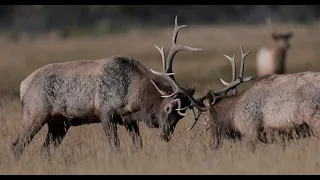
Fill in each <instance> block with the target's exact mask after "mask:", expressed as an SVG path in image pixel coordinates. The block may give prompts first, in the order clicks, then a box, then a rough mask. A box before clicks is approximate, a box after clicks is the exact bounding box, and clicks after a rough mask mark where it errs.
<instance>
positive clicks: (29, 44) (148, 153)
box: [0, 22, 320, 174]
mask: <svg viewBox="0 0 320 180" xmlns="http://www.w3.org/2000/svg"><path fill="white" fill-rule="evenodd" d="M180 24H183V22H180ZM173 25H174V24H173V23H172V27H168V28H164V29H152V28H148V29H143V30H141V29H140V30H139V29H134V30H131V31H129V32H128V33H124V34H112V35H108V36H103V37H78V38H70V39H59V38H58V37H56V36H54V35H48V36H43V37H39V38H38V39H36V40H34V41H30V40H27V39H22V40H21V41H19V42H12V41H9V40H8V39H6V38H5V37H4V36H2V37H1V38H0V147H1V150H0V173H1V174H320V156H319V155H320V140H319V139H317V138H308V139H303V140H295V141H293V142H292V143H291V144H289V145H288V146H287V148H285V149H283V147H282V146H281V145H276V144H272V145H265V144H262V143H259V145H258V148H257V151H256V153H254V154H253V153H251V152H249V151H248V150H247V149H246V148H245V147H241V144H240V143H239V142H231V141H230V142H228V141H227V142H226V141H225V142H224V144H223V146H222V148H221V149H220V150H218V151H212V150H211V149H209V148H208V141H209V138H210V134H209V132H207V133H204V134H203V135H202V136H200V137H199V136H198V134H199V133H200V132H201V131H202V130H203V129H204V128H205V127H204V125H202V124H197V125H196V127H195V128H194V129H192V130H190V131H186V130H185V129H186V128H187V127H189V126H190V125H191V124H192V122H193V119H192V116H191V113H188V115H187V116H186V117H185V118H183V119H182V120H181V121H180V122H179V123H178V125H177V127H176V130H175V132H174V135H173V138H172V141H170V142H169V143H166V142H162V141H161V140H160V139H159V138H158V130H157V129H148V128H146V125H145V124H144V123H141V124H140V127H141V134H142V138H143V143H144V148H143V150H141V151H139V152H136V151H134V148H133V143H132V141H131V138H130V137H129V135H128V133H127V131H126V130H125V128H124V127H122V126H119V138H120V142H121V152H120V153H119V154H113V153H111V151H110V149H109V144H108V142H107V138H106V136H105V134H104V132H103V130H102V125H101V124H93V125H83V126H78V127H71V129H70V130H69V132H68V134H67V136H66V138H65V139H64V141H63V143H62V144H61V146H60V147H59V148H58V149H57V150H56V151H55V152H54V153H53V157H52V159H51V160H49V159H48V158H46V157H45V156H43V155H41V154H40V148H41V146H42V144H43V142H44V138H45V135H46V132H47V127H46V126H44V128H42V130H41V131H40V132H39V133H38V134H37V135H36V137H35V138H34V139H33V141H32V142H31V144H30V145H29V146H28V147H27V148H26V150H25V152H24V153H23V156H22V158H21V159H20V160H19V161H15V159H14V157H13V153H12V151H11V144H12V142H13V141H14V140H15V139H16V138H17V135H18V132H19V130H20V127H21V105H20V100H19V84H20V82H21V81H22V80H23V79H24V78H25V77H26V76H27V75H29V74H30V73H31V72H33V71H34V70H36V69H37V68H40V67H42V66H43V65H46V64H48V63H54V62H65V61H72V60H83V59H101V58H105V57H108V56H112V55H128V56H131V57H134V58H135V59H137V60H139V61H141V62H142V63H143V64H144V65H145V66H146V67H148V68H152V69H154V70H161V68H162V65H161V57H160V54H159V52H158V51H157V50H156V48H155V47H154V46H153V45H158V46H160V47H161V46H162V45H164V46H165V51H166V52H167V51H168V49H169V48H170V46H171V37H172V31H173V27H174V26H173ZM280 29H281V30H284V31H285V30H292V31H293V32H294V36H293V38H292V39H291V44H292V48H291V49H290V50H289V52H288V57H287V62H286V67H287V72H288V73H295V72H302V71H308V70H312V71H320V58H319V55H320V24H312V25H282V26H281V27H280ZM270 42H271V38H270V29H269V28H267V27H265V26H262V25H261V26H232V25H230V26H201V27H200V26H194V25H192V24H188V27H187V28H184V29H183V30H181V33H180V34H179V37H178V43H179V44H184V45H188V46H191V47H197V48H202V49H204V50H203V51H200V52H188V51H182V52H179V53H178V54H177V56H176V59H175V61H174V63H173V69H174V71H175V72H176V76H175V77H176V78H177V81H178V82H179V83H180V84H181V85H182V86H184V87H186V86H188V87H193V86H194V87H195V88H196V96H200V95H202V94H204V93H205V92H206V91H207V90H208V89H209V88H211V89H213V90H215V89H218V88H221V87H223V85H222V83H221V82H220V80H219V78H220V77H221V78H223V79H224V80H226V81H230V79H231V65H230V62H229V61H228V60H227V59H226V58H225V57H224V56H223V55H224V54H226V55H229V56H232V55H233V53H236V55H237V58H236V59H237V71H238V69H239V62H240V59H239V56H240V48H239V45H240V43H241V44H242V45H243V47H244V50H245V51H247V50H248V49H252V52H251V54H250V55H249V56H248V58H247V59H246V64H245V73H244V74H245V76H253V75H255V73H256V68H255V56H256V53H257V51H258V49H259V47H261V46H262V45H264V44H267V43H270ZM251 84H252V82H249V83H245V84H243V85H240V86H239V87H238V89H239V92H240V91H243V90H245V89H246V88H248V87H250V85H251Z"/></svg>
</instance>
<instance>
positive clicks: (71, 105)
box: [12, 17, 201, 158]
mask: <svg viewBox="0 0 320 180" xmlns="http://www.w3.org/2000/svg"><path fill="white" fill-rule="evenodd" d="M184 26H185V25H184ZM184 26H178V25H177V17H176V19H175V29H174V33H173V39H172V48H171V50H170V52H169V54H168V57H167V62H163V69H164V72H163V73H164V74H167V75H170V78H172V79H171V80H172V81H174V76H173V74H174V73H173V72H172V61H173V58H174V56H175V54H176V53H177V52H178V51H180V50H190V51H198V50H201V49H196V48H191V47H187V46H182V45H177V44H176V40H177V35H178V32H179V30H180V29H181V28H182V27H184ZM157 49H158V50H159V51H160V53H161V55H162V58H163V61H164V60H165V59H164V52H163V48H161V49H160V48H158V47H157ZM150 80H152V81H150ZM153 83H154V84H156V85H157V86H158V88H159V89H158V90H157V89H156V88H155V87H154V85H153ZM158 91H160V92H161V94H162V95H168V94H171V93H172V92H173V90H172V88H171V85H170V83H169V82H168V80H167V79H166V78H163V77H162V76H160V75H156V74H154V73H152V72H151V71H150V70H149V69H146V68H145V67H144V66H143V65H142V64H141V63H140V62H139V61H137V60H135V59H133V58H130V57H125V56H113V57H110V58H106V59H101V60H82V61H71V62H64V63H55V64H49V65H46V66H44V67H42V68H40V69H38V70H36V71H34V72H33V73H32V74H31V75H29V76H28V77H27V78H26V79H25V80H23V81H22V82H21V84H20V98H21V103H22V109H23V116H22V131H21V132H20V134H19V136H18V138H17V139H16V140H15V141H14V143H13V145H12V148H13V151H14V153H15V156H16V157H17V158H18V157H20V156H21V154H22V152H23V150H24V149H25V147H26V146H27V145H28V144H29V143H30V141H31V140H32V138H33V137H34V136H35V135H36V134H37V133H38V131H39V130H40V129H41V128H42V127H43V126H44V125H45V124H47V125H48V134H47V137H46V139H45V142H44V145H43V149H47V148H48V147H49V145H50V144H52V145H54V146H55V147H58V146H59V145H60V143H61V142H62V140H63V138H64V137H65V135H66V133H67V131H68V129H69V128H70V127H71V126H78V125H82V124H90V123H100V122H101V123H102V126H103V129H104V132H105V134H106V136H107V138H108V140H109V143H110V145H111V147H112V148H113V149H114V150H118V149H119V145H120V142H119V138H118V135H117V124H120V125H124V126H126V128H127V130H128V131H129V134H130V135H131V136H132V138H133V141H134V142H135V143H136V145H138V146H140V147H141V146H142V141H141V137H140V133H139V127H138V121H140V120H144V121H145V122H146V124H147V125H148V126H149V127H154V128H160V129H161V131H160V132H161V133H160V137H161V138H162V139H163V140H166V141H169V140H170V138H171V134H172V133H173V131H174V128H175V126H176V124H177V123H178V121H179V120H180V119H181V118H182V117H183V116H184V115H185V114H183V112H184V111H176V110H175V109H179V107H180V106H181V105H186V104H189V102H190V101H189V99H188V98H187V97H185V96H183V95H179V94H178V95H176V96H174V97H170V98H162V97H161V94H159V92H158ZM186 91H187V92H188V93H190V95H193V94H194V91H195V90H194V89H188V90H186ZM53 142H54V143H53Z"/></svg>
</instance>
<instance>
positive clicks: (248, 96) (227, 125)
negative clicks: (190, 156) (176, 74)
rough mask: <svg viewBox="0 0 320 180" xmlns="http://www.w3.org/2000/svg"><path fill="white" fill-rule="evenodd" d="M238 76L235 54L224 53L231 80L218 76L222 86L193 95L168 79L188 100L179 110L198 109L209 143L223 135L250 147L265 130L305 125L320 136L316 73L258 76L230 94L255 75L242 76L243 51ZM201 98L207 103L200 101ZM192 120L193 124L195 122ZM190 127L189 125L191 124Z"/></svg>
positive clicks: (319, 75)
mask: <svg viewBox="0 0 320 180" xmlns="http://www.w3.org/2000/svg"><path fill="white" fill-rule="evenodd" d="M241 51H242V61H241V69H240V76H239V77H238V78H237V79H236V78H235V74H236V72H235V68H234V67H235V56H234V57H233V58H230V57H227V58H228V59H229V60H230V61H231V62H232V66H233V68H232V69H233V76H232V82H231V83H226V82H225V81H223V80H222V82H223V84H225V85H226V87H225V88H223V89H221V90H218V91H212V90H209V92H208V93H207V94H206V95H205V96H203V97H201V98H199V99H194V98H193V97H192V96H191V95H189V94H188V93H187V92H185V91H184V90H183V89H181V88H180V87H179V85H177V84H176V83H175V82H174V81H170V82H171V84H172V87H173V89H175V91H174V92H175V93H180V94H184V95H185V96H187V97H188V98H189V99H190V101H191V104H190V105H189V106H184V107H182V108H181V109H179V110H185V109H187V108H192V107H196V108H197V109H198V110H199V113H198V114H197V115H196V114H195V112H194V111H193V112H194V113H193V115H194V117H195V123H196V122H197V120H198V118H199V116H200V114H201V112H204V115H205V120H206V122H207V124H208V125H209V129H210V131H211V133H212V136H213V137H212V147H214V148H218V147H219V146H220V144H221V140H222V139H223V138H225V137H228V138H234V137H240V139H241V140H242V141H244V142H246V143H247V144H248V146H249V147H250V148H251V150H254V149H255V147H256V145H257V143H258V142H259V140H260V141H262V139H261V134H263V132H268V131H274V130H277V131H281V132H290V131H295V130H299V128H297V127H304V126H305V127H307V129H305V128H304V130H303V131H310V133H311V134H312V135H315V136H317V137H320V73H319V72H302V73H296V74H285V75H269V76H265V77H262V78H259V79H258V80H257V81H256V82H255V83H254V84H253V85H252V87H251V88H249V89H247V90H246V91H244V92H242V93H241V94H238V95H237V94H236V91H234V94H233V95H228V96H227V92H228V91H230V90H233V89H235V88H236V86H237V85H240V84H241V83H243V82H246V81H250V80H253V79H255V77H247V78H243V71H244V61H245V57H246V56H247V55H248V53H249V52H248V53H243V50H242V48H241ZM168 80H169V78H168ZM204 100H207V101H208V102H209V104H210V105H209V106H206V105H204V103H203V102H204ZM195 123H194V124H195ZM191 128H192V127H191Z"/></svg>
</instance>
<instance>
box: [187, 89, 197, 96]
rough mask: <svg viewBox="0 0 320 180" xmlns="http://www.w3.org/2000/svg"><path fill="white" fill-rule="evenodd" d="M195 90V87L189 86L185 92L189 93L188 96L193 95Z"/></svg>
mask: <svg viewBox="0 0 320 180" xmlns="http://www.w3.org/2000/svg"><path fill="white" fill-rule="evenodd" d="M195 92H196V88H194V87H193V88H189V89H188V90H187V93H188V94H189V95H190V96H193V95H194V93H195Z"/></svg>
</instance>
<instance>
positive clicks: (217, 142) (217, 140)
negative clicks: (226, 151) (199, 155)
mask: <svg viewBox="0 0 320 180" xmlns="http://www.w3.org/2000/svg"><path fill="white" fill-rule="evenodd" d="M210 129H211V134H212V138H211V140H210V147H211V149H213V150H218V149H219V148H220V147H221V144H222V143H221V140H222V135H221V132H219V128H210Z"/></svg>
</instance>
